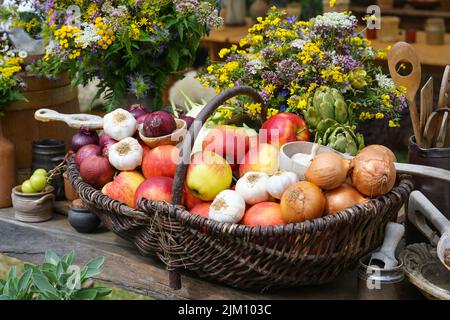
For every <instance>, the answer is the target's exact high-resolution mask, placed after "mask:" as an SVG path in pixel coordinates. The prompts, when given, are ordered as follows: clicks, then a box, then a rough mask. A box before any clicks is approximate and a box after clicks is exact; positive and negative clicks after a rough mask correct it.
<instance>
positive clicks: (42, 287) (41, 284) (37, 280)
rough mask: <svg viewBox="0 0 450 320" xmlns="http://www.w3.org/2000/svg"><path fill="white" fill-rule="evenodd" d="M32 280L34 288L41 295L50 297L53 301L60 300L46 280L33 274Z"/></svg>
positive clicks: (56, 292)
mask: <svg viewBox="0 0 450 320" xmlns="http://www.w3.org/2000/svg"><path fill="white" fill-rule="evenodd" d="M32 280H33V283H34V285H35V286H36V288H37V289H38V290H39V291H41V292H42V293H43V294H46V295H49V296H52V297H53V298H55V299H60V297H59V295H58V291H57V290H56V289H55V288H54V287H53V286H52V285H51V284H50V282H48V280H47V278H45V277H44V276H42V275H40V274H33V275H32Z"/></svg>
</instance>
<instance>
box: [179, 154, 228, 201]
mask: <svg viewBox="0 0 450 320" xmlns="http://www.w3.org/2000/svg"><path fill="white" fill-rule="evenodd" d="M232 179H233V173H232V171H231V167H230V165H229V164H228V162H227V161H226V160H225V159H224V158H222V157H221V156H219V155H218V154H217V153H214V152H212V151H201V152H197V153H195V154H194V155H193V156H192V159H191V163H190V164H189V167H188V170H187V175H186V184H187V187H188V188H189V190H190V191H191V192H192V194H193V195H194V196H195V197H197V198H199V199H201V200H203V201H211V200H214V198H215V197H216V195H218V194H219V192H221V191H223V190H226V189H228V188H229V187H230V185H231V182H232Z"/></svg>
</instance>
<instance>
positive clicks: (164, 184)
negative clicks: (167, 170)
mask: <svg viewBox="0 0 450 320" xmlns="http://www.w3.org/2000/svg"><path fill="white" fill-rule="evenodd" d="M172 185H173V179H172V178H169V177H151V178H149V179H147V180H145V181H144V182H142V183H141V184H140V185H139V187H138V188H137V190H136V194H135V196H134V202H135V203H136V205H137V201H138V200H139V199H140V198H146V199H149V200H154V201H166V202H169V203H170V202H171V201H172Z"/></svg>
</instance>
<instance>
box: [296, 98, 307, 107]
mask: <svg viewBox="0 0 450 320" xmlns="http://www.w3.org/2000/svg"><path fill="white" fill-rule="evenodd" d="M307 105H308V102H307V101H306V99H300V100H299V101H298V104H297V109H305V108H306V106H307Z"/></svg>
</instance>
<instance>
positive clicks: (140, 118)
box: [136, 113, 148, 124]
mask: <svg viewBox="0 0 450 320" xmlns="http://www.w3.org/2000/svg"><path fill="white" fill-rule="evenodd" d="M147 115H148V113H146V114H143V115H141V116H139V117H138V118H137V119H136V122H137V124H141V123H144V121H145V118H146V117H147Z"/></svg>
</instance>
